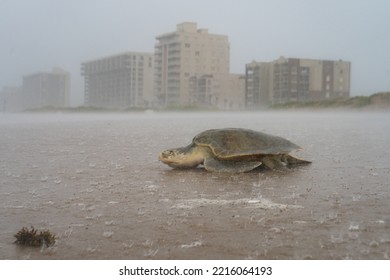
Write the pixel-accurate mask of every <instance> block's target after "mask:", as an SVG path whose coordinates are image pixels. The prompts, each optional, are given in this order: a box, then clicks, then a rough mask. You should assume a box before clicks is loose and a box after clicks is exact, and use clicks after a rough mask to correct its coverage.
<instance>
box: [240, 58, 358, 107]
mask: <svg viewBox="0 0 390 280" xmlns="http://www.w3.org/2000/svg"><path fill="white" fill-rule="evenodd" d="M350 77H351V63H350V62H347V61H342V60H339V61H329V60H315V59H299V58H284V57H281V58H279V59H277V60H275V61H273V62H270V63H264V62H255V61H253V62H251V63H249V64H247V65H246V85H245V104H246V106H247V107H248V108H251V107H252V108H256V107H266V106H269V105H271V104H277V103H285V102H291V101H317V100H326V99H332V98H337V97H349V95H350V80H351V78H350Z"/></svg>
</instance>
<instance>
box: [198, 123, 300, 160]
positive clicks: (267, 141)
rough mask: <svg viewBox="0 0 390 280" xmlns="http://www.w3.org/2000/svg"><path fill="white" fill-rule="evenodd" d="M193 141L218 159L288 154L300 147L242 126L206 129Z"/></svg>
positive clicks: (280, 138)
mask: <svg viewBox="0 0 390 280" xmlns="http://www.w3.org/2000/svg"><path fill="white" fill-rule="evenodd" d="M193 143H194V144H195V145H197V146H207V147H209V148H210V149H211V150H212V151H213V153H214V154H215V156H216V157H217V158H220V159H228V158H234V157H245V156H253V155H277V154H288V153H290V152H292V151H294V150H297V149H301V147H299V146H297V145H295V144H294V143H292V142H290V141H288V140H287V139H284V138H282V137H278V136H273V135H269V134H266V133H263V132H258V131H254V130H250V129H243V128H226V129H210V130H206V131H203V132H202V133H200V134H198V135H197V136H195V137H194V139H193Z"/></svg>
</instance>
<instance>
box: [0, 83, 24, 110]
mask: <svg viewBox="0 0 390 280" xmlns="http://www.w3.org/2000/svg"><path fill="white" fill-rule="evenodd" d="M20 111H23V99H22V88H20V87H4V88H3V89H2V90H1V91H0V112H20Z"/></svg>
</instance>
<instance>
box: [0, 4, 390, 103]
mask: <svg viewBox="0 0 390 280" xmlns="http://www.w3.org/2000/svg"><path fill="white" fill-rule="evenodd" d="M243 2H244V3H243ZM373 3H374V4H373ZM91 5H92V2H90V1H83V2H82V3H80V2H76V1H71V2H69V1H56V2H52V1H47V0H39V1H34V3H30V2H28V1H1V2H0V18H1V20H0V35H1V38H2V41H3V44H1V46H0V50H1V51H0V57H1V61H2V67H1V68H0V88H3V87H8V86H21V84H22V77H23V76H24V75H29V74H31V73H35V72H39V71H43V72H46V71H50V70H51V69H52V68H53V67H60V68H62V69H64V70H66V71H69V72H70V73H71V81H72V82H71V105H72V106H77V105H80V104H83V101H84V88H83V87H84V83H83V78H82V76H81V74H80V64H81V63H82V62H84V61H88V60H91V59H96V58H100V57H105V56H110V55H113V54H117V53H121V52H126V51H137V52H150V53H153V52H154V45H155V43H156V36H158V35H161V34H166V33H169V32H173V31H174V30H175V27H176V24H178V23H181V22H197V23H198V27H199V28H205V29H208V30H209V32H210V33H213V34H222V35H226V36H228V38H229V42H230V72H231V73H237V74H243V73H244V71H245V64H247V63H250V62H251V61H252V60H256V61H265V62H268V61H271V60H274V59H277V58H279V57H280V56H284V57H290V58H295V57H300V58H309V59H321V60H340V59H341V60H344V61H350V62H351V65H352V73H351V92H350V94H351V96H356V95H370V94H372V93H375V92H381V91H389V89H390V54H389V52H388V49H390V38H389V36H386V34H387V33H388V30H387V27H388V26H389V25H390V24H389V23H390V19H389V18H388V17H387V15H386V11H388V10H389V8H390V3H388V2H386V1H375V2H371V3H368V2H363V1H343V2H336V1H326V2H325V1H317V2H315V3H313V2H310V1H305V0H303V1H294V2H293V3H292V2H288V1H272V3H271V2H266V1H240V2H237V1H213V2H211V3H210V2H209V1H197V2H196V5H189V4H188V2H186V1H164V2H163V3H162V2H158V1H143V2H142V3H138V2H137V3H135V2H133V1H94V2H93V9H91V8H90V7H91ZM221 11H223V12H221Z"/></svg>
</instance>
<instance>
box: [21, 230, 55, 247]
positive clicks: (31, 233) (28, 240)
mask: <svg viewBox="0 0 390 280" xmlns="http://www.w3.org/2000/svg"><path fill="white" fill-rule="evenodd" d="M14 237H15V238H16V240H15V243H16V244H19V245H24V246H32V247H40V246H47V247H49V246H52V245H54V243H55V242H56V239H57V237H56V236H55V235H54V234H52V233H51V232H50V231H49V230H44V231H39V232H38V230H36V229H34V227H33V226H31V229H30V230H29V229H28V228H26V227H23V228H22V229H21V230H19V231H18V233H16V234H15V235H14Z"/></svg>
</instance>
